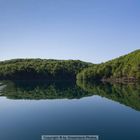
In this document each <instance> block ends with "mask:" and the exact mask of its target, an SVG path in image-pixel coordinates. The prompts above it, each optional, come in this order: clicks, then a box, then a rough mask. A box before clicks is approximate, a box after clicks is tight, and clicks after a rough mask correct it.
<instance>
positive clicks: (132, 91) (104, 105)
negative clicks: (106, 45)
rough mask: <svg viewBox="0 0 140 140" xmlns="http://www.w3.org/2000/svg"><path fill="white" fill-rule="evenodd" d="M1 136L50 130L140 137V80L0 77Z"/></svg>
mask: <svg viewBox="0 0 140 140" xmlns="http://www.w3.org/2000/svg"><path fill="white" fill-rule="evenodd" d="M0 95H1V97H0V114H1V115H0V124H1V125H0V139H2V140H9V139H10V140H40V139H41V135H44V134H45V135H47V134H61V135H64V134H82V135H83V134H92V135H99V137H100V139H101V140H112V139H113V140H118V139H119V140H124V139H127V140H132V139H133V140H138V139H140V133H139V130H140V86H139V84H135V85H129V84H128V85H119V84H118V85H116V84H115V85H111V84H103V83H87V82H84V81H82V82H81V81H77V83H74V82H68V81H63V82H62V81H61V82H60V81H57V82H47V81H14V82H13V81H2V82H0Z"/></svg>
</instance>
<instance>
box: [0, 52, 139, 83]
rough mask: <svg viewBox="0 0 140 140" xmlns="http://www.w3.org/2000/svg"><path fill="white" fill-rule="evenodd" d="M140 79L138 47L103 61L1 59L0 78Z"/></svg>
mask: <svg viewBox="0 0 140 140" xmlns="http://www.w3.org/2000/svg"><path fill="white" fill-rule="evenodd" d="M76 76H77V79H78V80H104V81H109V80H111V81H112V80H118V81H122V80H123V81H138V80H140V50H137V51H134V52H132V53H130V54H127V55H125V56H121V57H119V58H116V59H113V60H111V61H108V62H106V63H101V64H91V63H86V62H82V61H80V60H52V59H48V60H47V59H14V60H8V61H1V62H0V79H1V80H2V79H9V80H27V79H31V80H32V79H45V80H76Z"/></svg>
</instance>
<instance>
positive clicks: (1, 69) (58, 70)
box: [0, 59, 90, 80]
mask: <svg viewBox="0 0 140 140" xmlns="http://www.w3.org/2000/svg"><path fill="white" fill-rule="evenodd" d="M89 65H90V64H89V63H86V62H82V61H79V60H46V59H15V60H9V61H3V62H0V79H12V80H24V79H25V80H27V79H45V80H75V79H76V74H77V73H78V72H79V71H81V70H82V69H84V68H86V67H88V66H89Z"/></svg>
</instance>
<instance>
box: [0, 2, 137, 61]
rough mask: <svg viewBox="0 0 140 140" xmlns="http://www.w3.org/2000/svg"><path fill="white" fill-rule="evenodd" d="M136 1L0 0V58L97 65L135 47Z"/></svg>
mask: <svg viewBox="0 0 140 140" xmlns="http://www.w3.org/2000/svg"><path fill="white" fill-rule="evenodd" d="M139 7H140V0H0V60H6V59H13V58H47V59H80V60H83V61H89V62H93V63H100V62H104V61H107V60H109V59H112V58H115V57H118V56H120V55H123V54H126V53H129V52H131V51H134V50H136V49H140V8H139Z"/></svg>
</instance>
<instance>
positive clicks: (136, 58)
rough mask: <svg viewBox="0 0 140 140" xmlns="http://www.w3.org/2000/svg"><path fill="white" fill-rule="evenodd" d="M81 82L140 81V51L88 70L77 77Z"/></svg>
mask: <svg viewBox="0 0 140 140" xmlns="http://www.w3.org/2000/svg"><path fill="white" fill-rule="evenodd" d="M77 79H80V80H105V81H106V80H118V81H119V80H120V81H121V80H124V81H137V80H140V50H137V51H134V52H132V53H130V54H128V55H125V56H121V57H119V58H117V59H114V60H111V61H108V62H106V63H102V64H98V65H94V66H92V67H89V68H86V69H84V70H83V71H81V72H80V73H79V74H78V75H77Z"/></svg>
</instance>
